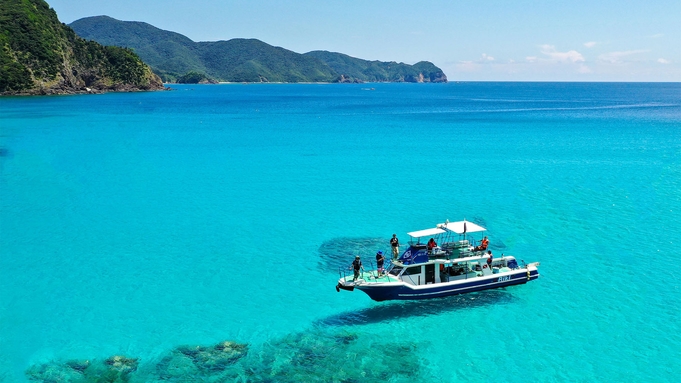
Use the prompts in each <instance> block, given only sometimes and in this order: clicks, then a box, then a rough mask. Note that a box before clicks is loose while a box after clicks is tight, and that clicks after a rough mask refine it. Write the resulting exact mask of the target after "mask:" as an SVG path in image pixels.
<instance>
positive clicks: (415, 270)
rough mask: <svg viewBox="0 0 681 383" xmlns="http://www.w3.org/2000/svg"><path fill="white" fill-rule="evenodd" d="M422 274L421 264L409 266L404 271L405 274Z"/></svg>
mask: <svg viewBox="0 0 681 383" xmlns="http://www.w3.org/2000/svg"><path fill="white" fill-rule="evenodd" d="M414 274H421V266H415V267H409V268H407V270H405V271H404V275H414Z"/></svg>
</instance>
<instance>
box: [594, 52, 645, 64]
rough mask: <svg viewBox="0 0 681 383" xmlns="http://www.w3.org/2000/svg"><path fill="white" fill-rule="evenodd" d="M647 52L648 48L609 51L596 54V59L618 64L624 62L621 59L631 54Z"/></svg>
mask: <svg viewBox="0 0 681 383" xmlns="http://www.w3.org/2000/svg"><path fill="white" fill-rule="evenodd" d="M645 52H648V50H644V49H637V50H631V51H623V52H610V53H604V54H602V55H600V56H598V59H599V60H600V61H603V62H607V63H610V64H620V63H622V62H624V61H625V60H623V59H624V58H625V57H627V56H631V55H636V54H639V53H645Z"/></svg>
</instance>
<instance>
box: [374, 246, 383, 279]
mask: <svg viewBox="0 0 681 383" xmlns="http://www.w3.org/2000/svg"><path fill="white" fill-rule="evenodd" d="M383 262H385V257H384V256H383V252H382V251H379V252H378V253H376V269H377V270H378V276H379V277H380V276H381V275H382V274H383Z"/></svg>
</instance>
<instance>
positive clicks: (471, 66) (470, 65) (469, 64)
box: [456, 61, 480, 72]
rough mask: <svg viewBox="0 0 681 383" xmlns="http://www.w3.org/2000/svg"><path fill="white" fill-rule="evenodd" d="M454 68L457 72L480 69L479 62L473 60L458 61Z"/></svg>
mask: <svg viewBox="0 0 681 383" xmlns="http://www.w3.org/2000/svg"><path fill="white" fill-rule="evenodd" d="M456 70H457V71H459V72H477V71H479V70H480V64H478V63H475V62H473V61H459V62H458V63H457V64H456Z"/></svg>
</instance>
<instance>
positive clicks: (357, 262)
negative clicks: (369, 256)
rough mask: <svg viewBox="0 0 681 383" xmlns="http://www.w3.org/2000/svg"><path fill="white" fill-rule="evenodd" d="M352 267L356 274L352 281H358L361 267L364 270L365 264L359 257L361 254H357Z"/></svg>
mask: <svg viewBox="0 0 681 383" xmlns="http://www.w3.org/2000/svg"><path fill="white" fill-rule="evenodd" d="M352 268H353V270H354V271H355V276H354V278H352V281H353V282H357V278H359V270H360V269H361V270H362V271H364V266H362V261H361V260H360V259H359V255H357V256H355V260H354V261H352Z"/></svg>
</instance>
